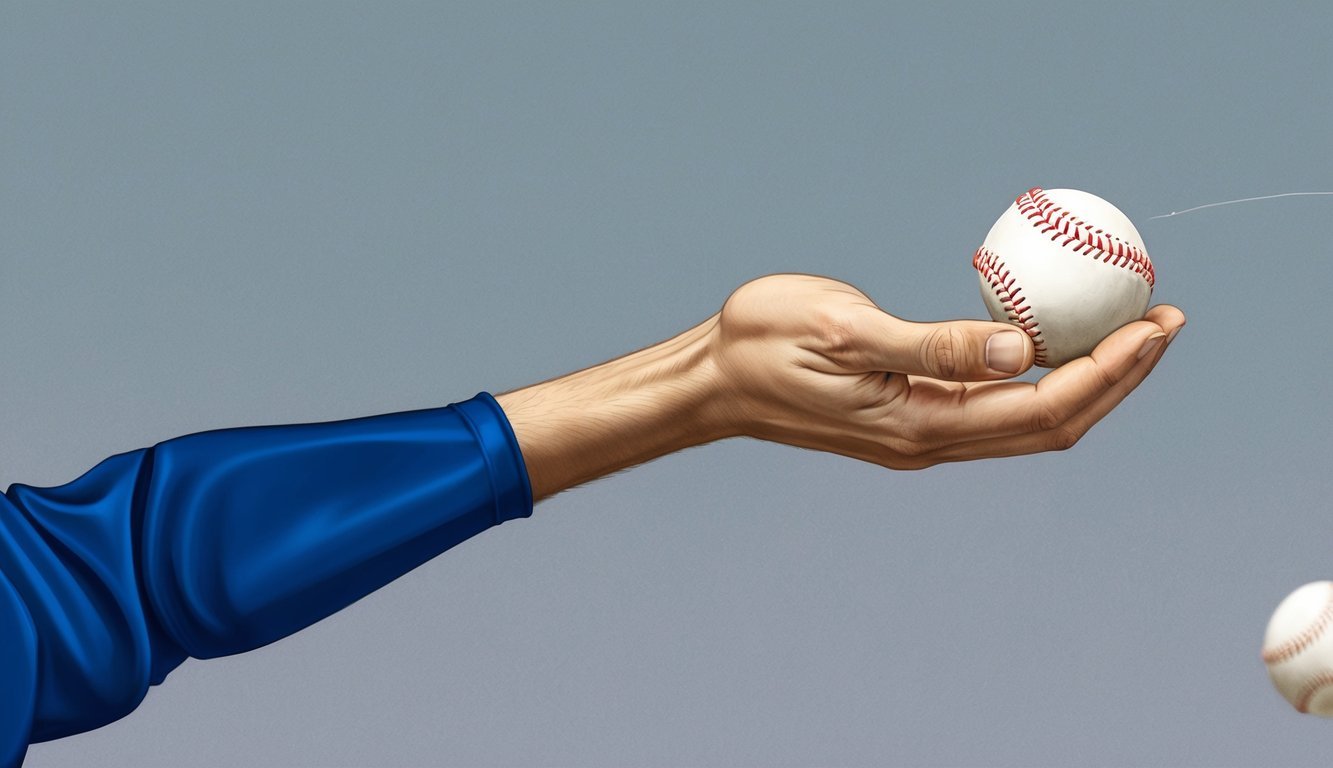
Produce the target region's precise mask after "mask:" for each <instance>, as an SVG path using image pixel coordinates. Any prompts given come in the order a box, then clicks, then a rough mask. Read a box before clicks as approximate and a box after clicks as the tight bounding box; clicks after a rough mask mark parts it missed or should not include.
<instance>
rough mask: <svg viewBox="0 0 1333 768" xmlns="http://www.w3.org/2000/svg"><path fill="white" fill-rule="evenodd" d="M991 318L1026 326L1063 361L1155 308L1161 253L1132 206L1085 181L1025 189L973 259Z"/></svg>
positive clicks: (1045, 360) (1044, 350) (1043, 356)
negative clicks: (1082, 185)
mask: <svg viewBox="0 0 1333 768" xmlns="http://www.w3.org/2000/svg"><path fill="white" fill-rule="evenodd" d="M972 266H974V267H976V269H977V272H978V273H979V275H980V278H981V298H982V299H983V300H984V301H985V302H986V309H987V310H988V311H989V312H990V316H991V317H992V318H994V319H995V320H997V321H1002V322H1003V321H1008V322H1010V323H1013V324H1015V325H1017V326H1018V327H1019V328H1021V329H1023V330H1024V331H1026V332H1027V334H1028V335H1029V336H1031V337H1032V341H1033V343H1034V344H1035V345H1036V352H1037V359H1036V363H1037V365H1040V366H1044V367H1047V368H1054V367H1056V366H1058V365H1062V364H1064V363H1067V362H1069V361H1070V360H1073V359H1074V358H1076V357H1082V356H1083V355H1086V354H1088V353H1090V352H1092V349H1093V347H1096V346H1097V343H1098V342H1100V341H1101V340H1102V339H1104V338H1106V337H1107V336H1108V335H1110V333H1111V332H1112V331H1114V330H1116V329H1117V328H1119V327H1121V326H1123V325H1124V324H1126V323H1129V322H1132V321H1134V320H1138V319H1139V318H1141V317H1143V314H1144V313H1145V312H1147V311H1148V299H1149V298H1150V297H1151V296H1152V289H1153V283H1154V281H1155V278H1154V275H1153V267H1152V261H1151V260H1150V259H1149V258H1148V251H1147V249H1146V248H1145V247H1144V245H1143V238H1142V237H1140V236H1139V232H1138V230H1136V229H1135V228H1134V225H1133V224H1132V223H1131V222H1130V220H1129V218H1128V217H1126V216H1125V214H1123V213H1121V212H1120V211H1119V210H1118V209H1117V208H1116V207H1115V206H1114V205H1111V204H1110V203H1108V202H1106V201H1105V200H1103V199H1101V198H1100V197H1097V196H1096V195H1090V194H1088V193H1087V192H1080V191H1078V190H1077V189H1046V190H1043V189H1040V188H1036V187H1034V188H1033V189H1030V190H1028V191H1027V192H1024V193H1023V194H1021V195H1019V196H1018V199H1017V200H1015V201H1014V203H1013V205H1010V206H1009V209H1008V210H1006V211H1005V212H1004V215H1002V216H1000V220H999V221H997V222H995V226H993V227H991V230H990V233H989V234H987V235H986V240H985V241H984V242H983V243H982V244H981V247H980V248H979V249H977V252H976V255H975V256H973V257H972Z"/></svg>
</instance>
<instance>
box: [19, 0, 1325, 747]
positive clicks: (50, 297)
mask: <svg viewBox="0 0 1333 768" xmlns="http://www.w3.org/2000/svg"><path fill="white" fill-rule="evenodd" d="M1331 25H1333V6H1330V5H1328V4H1327V3H1316V2H1308V3H1268V4H1258V3H1235V2H1215V3H1207V4H1203V3H1173V4H1162V3H1129V2H1125V3H1097V4H1091V3H1089V4H1079V3H1067V2H1060V3H1056V2H1051V3H999V2H985V3H943V2H942V3H919V4H916V7H906V4H897V3H887V2H885V3H800V4H795V3H770V2H764V3H759V2H755V3H744V4H737V3H717V2H705V3H693V4H691V3H667V4H653V5H647V4H639V3H621V2H603V3H566V2H539V3H526V4H520V3H508V2H504V3H473V4H466V5H463V4H450V3H402V2H377V3H355V4H354V3H338V2H322V3H317V2H308V3H291V2H283V3H274V2H264V3H259V2H235V1H230V2H225V3H207V4H205V3H170V2H160V3H146V2H127V3H120V4H115V5H112V4H105V3H82V4H78V3H39V2H9V3H5V4H4V5H3V7H2V8H0V356H2V358H3V363H4V364H3V367H2V370H0V480H3V485H5V486H7V485H8V484H9V483H13V482H23V483H29V484H34V485H57V484H61V483H64V482H67V481H69V480H72V479H73V478H75V477H77V476H78V475H79V474H81V473H82V472H83V471H85V470H86V469H88V468H89V467H91V466H93V465H94V464H95V463H97V462H98V461H99V460H101V459H102V458H104V457H106V456H108V455H111V454H113V453H118V452H121V451H125V450H130V449H133V448H138V447H141V446H145V445H151V444H153V443H155V442H158V441H160V440H163V439H166V438H170V437H173V436H176V435H180V434H185V433H189V432H194V431H199V430H203V429H210V428H217V427H227V426H239V425H247V424H272V423H291V422H303V421H326V420H332V419H340V418H349V417H354V416H362V415H368V414H372V413H381V412H388V411H399V410H408V409H414V408H423V407H431V406H438V405H444V404H446V403H450V402H456V401H459V400H464V399H467V398H469V397H471V396H473V395H474V394H475V393H477V392H478V391H481V390H486V391H490V392H494V393H499V392H503V391H506V390H510V389H514V388H517V387H521V386H524V385H526V384H530V383H534V382H537V381H540V380H543V379H546V378H549V377H552V376H556V375H560V374H563V373H566V372H569V371H573V370H576V369H578V368H582V367H585V366H588V365H592V364H595V363H597V362H601V361H603V360H607V359H610V358H613V357H617V356H619V355H621V354H624V353H627V352H629V351H632V350H635V349H638V348H641V347H643V346H646V345H649V344H652V343H655V342H657V341H659V340H662V339H665V338H668V337H670V336H672V335H674V334H676V333H678V332H679V331H681V330H683V329H685V328H687V327H689V326H691V325H693V324H694V323H697V322H699V321H700V320H702V319H703V318H705V317H707V316H708V315H710V314H711V313H713V312H715V311H717V309H718V308H719V307H720V306H721V304H722V302H723V301H724V300H725V299H726V297H727V295H728V294H729V293H730V292H731V291H732V290H733V289H734V288H735V287H737V286H738V285H740V284H741V283H743V282H744V281H746V280H748V279H751V278H754V277H758V276H760V275H763V274H768V273H773V272H783V271H798V272H808V273H814V274H822V275H829V276H833V277H837V278H839V279H842V280H846V281H848V282H851V283H853V284H854V285H856V286H858V287H860V288H861V289H863V290H865V291H866V292H867V293H868V294H869V295H870V296H871V297H872V298H873V299H874V300H875V301H876V302H878V303H879V304H880V305H881V306H882V307H884V308H885V309H886V310H887V311H890V312H893V313H895V314H897V315H900V316H902V317H906V318H910V319H915V320H940V319H949V318H963V317H973V318H980V317H985V310H984V308H983V305H982V303H981V299H980V294H979V290H978V285H977V277H976V275H975V273H974V271H973V270H972V267H971V256H972V252H973V251H974V249H975V248H976V247H977V246H978V245H979V244H980V241H981V239H982V238H983V237H984V235H985V233H986V231H987V230H988V228H989V227H990V225H991V224H992V223H993V221H994V220H995V218H996V217H997V216H998V215H999V214H1000V213H1001V212H1002V211H1003V210H1004V208H1005V207H1006V206H1007V205H1008V204H1009V202H1010V201H1011V200H1012V199H1013V198H1014V197H1015V196H1016V195H1018V194H1019V193H1021V192H1023V191H1024V190H1026V189H1027V188H1028V187H1031V186H1043V187H1048V188H1055V187H1075V188H1078V189H1083V190H1087V191H1090V192H1093V193H1095V194H1098V195H1100V196H1102V197H1105V198H1107V199H1108V200H1110V201H1112V202H1113V203H1115V204H1117V205H1118V206H1119V207H1120V208H1121V209H1122V210H1124V211H1125V213H1126V214H1128V215H1129V216H1130V217H1131V218H1132V219H1134V220H1135V222H1136V223H1137V224H1138V225H1139V229H1140V231H1141V232H1142V233H1143V236H1144V238H1145V240H1146V241H1147V244H1148V248H1149V252H1150V253H1151V254H1152V256H1153V259H1154V261H1155V263H1156V266H1157V275H1158V280H1159V282H1158V288H1157V292H1156V294H1155V297H1154V300H1155V301H1164V302H1170V303H1174V304H1177V305H1178V306H1180V307H1182V308H1183V309H1184V310H1185V312H1186V313H1187V315H1188V317H1189V320H1190V322H1189V326H1188V327H1187V328H1186V329H1185V330H1184V331H1183V332H1182V333H1181V335H1180V337H1179V338H1178V339H1177V341H1176V343H1175V344H1174V345H1173V347H1172V349H1171V350H1170V352H1169V353H1168V354H1167V355H1166V357H1165V358H1164V360H1163V361H1162V363H1161V365H1160V366H1159V367H1158V370H1157V371H1156V373H1154V375H1153V376H1152V377H1151V378H1150V379H1149V380H1148V381H1147V382H1146V383H1145V384H1144V385H1143V386H1142V387H1141V388H1140V389H1139V390H1138V391H1137V392H1135V393H1134V394H1133V396H1132V397H1130V398H1129V399H1128V400H1127V401H1126V402H1125V403H1124V404H1123V405H1122V406H1121V407H1120V408H1119V409H1117V410H1116V411H1115V412H1114V413H1113V414H1112V415H1111V416H1110V417H1109V418H1108V419H1106V420H1105V421H1104V422H1103V423H1102V424H1100V425H1099V426H1097V427H1096V428H1095V429H1094V430H1093V431H1092V432H1091V433H1090V434H1089V435H1088V436H1087V437H1086V438H1085V439H1084V440H1083V441H1082V442H1081V443H1080V444H1079V445H1078V446H1077V447H1075V448H1074V449H1073V450H1071V451H1068V452H1063V453H1055V454H1047V455H1041V456H1033V457H1027V458H1018V459H1006V460H996V461H988V462H982V463H971V464H961V465H950V466H941V467H936V468H932V469H929V470H926V471H921V472H914V473H909V472H894V471H890V470H886V469H882V468H878V467H876V466H873V465H870V464H867V463H861V462H857V461H853V460H850V459H844V458H840V457H837V456H832V455H822V454H818V453H814V452H810V451H804V450H799V449H795V448H788V447H784V446H779V445H774V444H768V443H762V442H758V441H754V440H741V439H737V440H730V441H725V442H721V443H716V444H712V445H707V446H703V447H699V448H695V449H691V450H688V451H685V452H683V453H680V454H676V455H672V456H669V457H666V458H663V459H661V460H658V461H655V462H652V463H650V464H648V465H646V466H642V467H639V468H637V469H634V470H632V471H629V472H625V473H621V474H618V475H616V476H613V477H610V478H605V479H603V480H601V481H598V482H595V483H593V484H591V485H589V486H586V487H583V488H580V489H576V490H573V491H570V492H568V493H565V494H563V495H561V496H558V497H556V498H555V499H553V500H551V501H549V502H547V503H543V504H540V505H538V507H537V510H536V513H535V515H534V516H533V517H532V518H531V519H528V520H521V521H516V522H514V523H510V524H508V525H505V526H503V527H501V528H497V529H494V530H491V531H488V532H486V533H483V534H482V535H480V536H478V537H476V538H474V539H472V540H470V541H467V542H465V543H464V544H462V545H460V546H459V547H457V548H455V549H454V550H452V551H450V552H448V553H447V554H445V555H443V556H441V557H439V558H437V559H436V560H434V561H432V562H431V563H429V564H427V565H426V566H424V567H422V568H420V569H418V570H417V571H414V572H413V573H411V574H409V575H408V576H406V577H405V578H403V579H401V580H399V581H397V582H395V583H394V584H392V585H390V586H389V587H387V588H385V589H383V590H382V591H380V592H378V593H376V594H374V595H372V596H370V597H368V598H367V599H365V600H363V601H361V602H359V603H357V604H355V605H353V606H352V607H350V608H349V609H347V610H345V611H343V612H342V613H340V614H338V615H336V616H334V617H332V618H330V619H328V620H327V621H324V622H322V623H320V624H318V625H316V626H314V627H312V628H310V629H309V630H306V631H304V632H302V633H299V634H297V635H295V636H293V637H290V638H287V639H285V640H282V641H280V642H278V643H276V644H274V645H272V646H269V647H266V648H263V649H261V650H258V651H255V652H253V653H249V654H245V655H242V656H237V657H232V658H227V659H219V660H213V661H207V662H200V661H189V662H187V663H186V664H185V665H184V666H182V667H181V668H179V669H178V670H176V671H175V672H174V673H172V674H171V676H170V677H169V678H168V679H167V681H166V683H165V684H164V685H162V686H160V687H158V688H155V689H153V690H152V691H151V692H150V693H149V695H148V698H147V699H146V700H145V702H144V703H143V705H142V706H140V707H139V708H138V709H137V710H136V711H135V712H134V713H132V714H131V715H130V716H128V717H126V718H124V719H123V720H121V721H119V722H117V723H114V724H112V725H110V726H107V727H105V728H102V729H100V730H97V731H95V732H91V733H87V734H84V735H80V736H76V737H72V738H68V739H65V740H62V741H58V742H54V743H49V744H42V745H36V746H34V747H33V748H32V749H31V751H30V754H29V759H28V765H31V766H78V765H89V766H93V765H96V766H121V765H123V766H252V765H266V766H268V765H284V766H364V765H376V766H420V765H441V766H446V765H459V766H521V765H588V766H618V765H642V766H676V765H698V766H726V765H772V766H786V765H791V766H799V765H849V766H851V765H923V766H930V765H940V766H944V765H948V766H970V765H988V766H1008V765H1014V766H1019V765H1024V766H1026V765H1094V766H1126V765H1154V766H1156V765H1182V766H1185V765H1191V766H1192V765H1199V766H1203V765H1208V766H1223V765H1237V766H1241V765H1267V766H1279V765H1324V764H1326V762H1327V758H1328V755H1329V754H1330V749H1333V723H1331V722H1328V721H1324V720H1319V719H1316V718H1313V717H1308V716H1301V715H1297V714H1296V713H1295V712H1294V711H1292V710H1291V708H1290V707H1289V706H1288V705H1287V704H1286V702H1284V701H1283V700H1281V699H1280V698H1279V697H1278V695H1277V694H1276V693H1275V692H1274V690H1273V689H1272V687H1271V685H1270V683H1269V681H1268V678H1267V675H1266V672H1265V670H1264V667H1263V665H1262V663H1261V662H1260V660H1259V646H1260V643H1261V640H1262V635H1263V630H1264V626H1265V623H1266V622H1267V620H1268V617H1269V615H1270V614H1271V612H1272V610H1273V608H1274V607H1275V606H1276V605H1277V603H1278V602H1279V601H1280V600H1281V598H1282V597H1284V596H1285V595H1286V594H1287V593H1289V592H1290V591H1291V590H1293V589H1294V588H1296V587H1297V586H1299V585H1301V584H1303V583H1305V582H1308V581H1313V580H1317V579H1323V578H1328V577H1333V548H1330V546H1329V542H1330V533H1333V511H1331V510H1330V509H1329V504H1328V498H1329V494H1330V491H1333V472H1330V471H1329V456H1330V448H1331V447H1333V446H1331V445H1330V438H1329V426H1330V424H1333V408H1331V406H1330V402H1329V397H1328V386H1329V384H1328V381H1329V376H1330V368H1331V366H1333V351H1330V345H1329V342H1328V334H1329V323H1328V316H1329V311H1328V295H1329V293H1330V289H1333V266H1331V265H1330V258H1329V257H1330V250H1331V247H1330V239H1329V235H1328V225H1329V222H1330V220H1333V198H1328V197H1323V198H1320V197H1303V198H1287V199H1283V200H1272V201H1263V202H1257V203H1253V204H1248V205H1236V206H1228V207H1221V208H1213V209H1208V210H1205V211H1199V212H1196V213H1191V214H1188V215H1183V216H1177V217H1172V218H1166V219H1156V220H1153V219H1151V218H1150V217H1152V216H1154V215H1159V214H1164V213H1168V212H1170V211H1173V210H1180V209H1183V208H1186V207H1190V206H1193V205H1199V204H1203V203H1209V202H1214V201H1220V200H1227V199H1232V198H1239V197H1246V196H1253V195H1264V194H1275V193H1279V192H1288V191H1300V190H1304V191H1309V190H1325V189H1333V154H1331V153H1330V152H1329V137H1330V135H1333V97H1331V96H1330V93H1331V91H1330V87H1331V86H1333V43H1331V42H1330V38H1329V35H1328V30H1329V29H1330V26H1331Z"/></svg>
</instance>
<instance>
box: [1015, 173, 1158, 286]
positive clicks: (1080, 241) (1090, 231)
mask: <svg viewBox="0 0 1333 768" xmlns="http://www.w3.org/2000/svg"><path fill="white" fill-rule="evenodd" d="M1014 204H1015V205H1017V206H1018V212H1019V214H1020V215H1022V216H1024V217H1025V218H1027V219H1028V220H1029V221H1031V222H1032V226H1034V227H1036V228H1037V229H1040V230H1041V232H1042V234H1049V235H1050V236H1051V242H1059V241H1060V240H1061V239H1062V238H1063V240H1064V242H1061V243H1060V245H1061V247H1064V248H1070V249H1072V250H1073V251H1075V252H1077V253H1082V254H1083V255H1085V256H1092V257H1093V258H1094V259H1097V260H1098V261H1102V262H1104V263H1107V264H1111V265H1113V266H1116V267H1122V268H1124V269H1128V270H1130V271H1131V272H1133V273H1134V274H1136V275H1139V276H1140V277H1142V278H1143V279H1144V280H1146V281H1148V287H1149V288H1152V287H1153V285H1155V284H1156V280H1157V278H1156V274H1155V273H1154V272H1153V266H1152V260H1151V259H1149V258H1148V254H1147V253H1144V251H1143V250H1142V249H1141V248H1139V247H1137V246H1135V245H1131V244H1130V243H1127V242H1125V241H1124V240H1122V239H1120V238H1119V237H1116V236H1115V235H1113V234H1111V233H1110V232H1107V231H1106V230H1104V229H1101V228H1100V227H1096V226H1094V225H1092V224H1089V223H1088V222H1086V221H1084V220H1082V219H1080V218H1078V217H1077V216H1074V215H1073V214H1072V213H1070V212H1069V211H1066V210H1065V209H1064V208H1063V207H1061V206H1059V205H1056V204H1055V202H1054V201H1052V200H1051V199H1050V198H1049V197H1047V196H1046V192H1045V191H1044V190H1042V188H1041V187H1033V188H1032V189H1029V190H1028V191H1027V192H1024V193H1023V194H1021V195H1019V196H1018V198H1017V199H1016V200H1014Z"/></svg>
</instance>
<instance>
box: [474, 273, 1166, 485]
mask: <svg viewBox="0 0 1333 768" xmlns="http://www.w3.org/2000/svg"><path fill="white" fill-rule="evenodd" d="M1184 325H1185V316H1184V314H1183V313H1181V311H1180V310H1179V309H1177V308H1175V307H1172V306H1169V305H1159V306H1156V307H1153V308H1152V309H1150V310H1148V312H1147V314H1146V315H1145V316H1144V318H1143V319H1142V320H1138V321H1135V322H1133V323H1130V324H1128V325H1126V326H1124V327H1123V328H1120V329H1119V330H1117V331H1116V332H1115V333H1113V334H1111V335H1110V336H1108V337H1107V338H1106V339H1105V340H1103V341H1102V342H1101V344H1099V345H1098V346H1097V348H1096V349H1095V350H1093V352H1092V354H1090V355H1088V356H1086V357H1081V358H1078V359H1077V360H1073V361H1070V362H1069V363H1066V364H1065V365H1063V366H1061V367H1059V368H1057V369H1055V370H1053V371H1051V372H1050V373H1048V374H1046V375H1045V376H1044V377H1043V378H1042V379H1041V380H1040V381H1038V382H1036V383H1028V382H1016V381H1006V379H1010V378H1012V377H1014V376H1016V375H1018V374H1020V373H1022V372H1023V371H1026V370H1027V369H1029V368H1030V367H1031V366H1032V362H1033V349H1032V342H1031V340H1030V339H1029V338H1028V337H1027V336H1026V335H1025V334H1023V333H1020V332H1019V331H1016V330H1014V329H1013V328H1012V327H1011V326H1009V325H1006V324H1003V323H993V322H988V321H978V320H955V321H949V322H940V323H915V322H909V321H906V320H902V319H899V318H897V317H894V316H893V315H890V314H888V313H886V312H884V311H883V310H881V309H880V308H879V307H877V306H876V305H875V303H874V302H873V301H871V300H870V298H869V297H867V296H866V295H865V294H864V293H862V292H861V291H859V290H857V289H856V288H854V287H852V286H850V285H847V284H846V283H842V282H838V281H836V280H831V279H829V278H825V277H817V276H814V275H800V274H782V275H769V276H766V277H761V278H759V279H757V280H752V281H750V282H748V283H746V284H744V285H742V286H741V287H740V288H738V289H736V291H735V292H734V293H732V294H731V296H730V297H729V298H728V299H727V301H726V303H725V304H724V305H723V307H722V310H721V311H720V312H718V313H717V314H715V315H713V316H712V317H710V318H708V319H707V320H705V321H704V322H702V323H700V324H699V325H696V326H695V327H693V328H690V329H689V330H687V331H685V332H684V333H681V334H680V335H678V336H676V337H674V338H672V339H668V340H666V341H663V342H661V343H660V344H655V345H653V346H651V347H647V348H645V349H642V350H639V351H638V352H634V353H632V354H629V355H626V356H624V357H620V358H617V359H615V360H612V361H610V362H606V363H603V364H601V365H597V366H593V367H591V368H586V369H584V370H581V371H578V372H576V373H572V374H569V375H568V376H562V377H560V378H556V379H552V380H549V381H545V382H542V383H540V384H535V385H533V386H530V387H525V388H523V389H519V390H515V391H512V392H506V393H504V394H501V395H499V396H497V397H496V400H497V401H498V402H499V404H500V406H501V408H503V409H504V411H505V414H506V416H507V417H508V418H509V422H510V424H511V425H512V427H513V429H514V434H515V436H516V437H517V438H518V443H519V447H520V449H521V451H522V453H523V458H524V462H525V463H526V465H527V468H528V475H529V478H530V480H531V481H532V489H533V498H534V501H536V500H540V499H543V498H547V497H549V496H551V495H554V494H556V493H559V492H560V491H562V490H565V489H567V488H572V487H574V486H577V485H580V484H582V483H586V482H588V481H590V480H593V479H596V478H598V477H602V476H604V475H607V474H610V473H612V472H615V471H618V470H621V469H625V468H627V467H631V466H634V465H636V464H640V463H642V462H645V461H650V460H652V459H654V458H657V457H659V456H663V455H666V454H668V453H672V452H674V451H678V450H681V449H683V448H687V447H690V446H693V445H701V444H704V443H709V442H712V441H714V440H721V439H725V438H728V437H740V436H748V437H754V438H758V439H761V440H769V441H773V442H778V443H784V444H787V445H793V446H800V447H803V448H813V449H816V450H821V451H829V452H832V453H837V454H841V455H843V456H849V457H852V458H855V459H860V460H862V461H868V462H872V463H874V464H878V465H881V466H884V467H888V468H891V469H924V468H926V467H930V466H933V465H935V464H940V463H943V462H951V461H971V460H974V459H985V458H993V457H1000V456H1018V455H1023V454H1030V453H1039V452H1042V451H1053V450H1066V449H1068V448H1070V447H1072V446H1073V445H1074V444H1075V443H1077V442H1078V441H1079V439H1080V438H1082V437H1083V435H1085V434H1087V432H1088V430H1089V429H1091V428H1092V426H1093V425H1094V424H1096V423H1097V422H1098V421H1100V420H1101V419H1102V418H1103V417H1104V416H1106V414H1108V413H1110V411H1111V410H1112V409H1113V408H1115V406H1116V405H1118V404H1119V403H1120V402H1121V401H1122V400H1124V399H1125V397H1126V396H1127V395H1129V393H1130V392H1132V391H1133V390H1134V388H1135V387H1137V386H1138V385H1139V384H1140V383H1141V382H1142V381H1143V380H1144V378H1145V377H1147V375H1148V374H1149V372H1151V371H1152V369H1153V366H1155V365H1156V364H1157V361H1158V360H1160V359H1161V356H1162V354H1163V353H1164V352H1165V350H1166V348H1167V347H1168V346H1169V345H1170V342H1171V341H1172V340H1173V339H1174V338H1175V334H1176V332H1177V331H1179V330H1180V328H1181V327H1183V326H1184ZM997 334H999V335H997ZM1005 340H1008V341H1009V342H1010V343H1011V344H1012V352H1011V354H1010V355H1009V356H1008V357H1009V360H1007V361H1006V360H1005V359H1004V358H1005V355H1003V354H1000V352H1001V350H1002V349H1003V344H1002V342H1004V341H1005ZM988 343H989V346H988ZM988 349H989V350H990V352H991V355H990V358H989V359H990V362H989V363H988V355H987V352H988ZM992 366H994V367H992ZM1014 368H1016V370H1012V369H1014ZM1006 369H1010V370H1006Z"/></svg>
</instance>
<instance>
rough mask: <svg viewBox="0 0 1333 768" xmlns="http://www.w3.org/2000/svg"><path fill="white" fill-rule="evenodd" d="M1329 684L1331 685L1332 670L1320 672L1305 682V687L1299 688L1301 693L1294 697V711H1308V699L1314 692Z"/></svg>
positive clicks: (1312, 696) (1311, 697)
mask: <svg viewBox="0 0 1333 768" xmlns="http://www.w3.org/2000/svg"><path fill="white" fill-rule="evenodd" d="M1330 685H1333V672H1321V673H1320V674H1318V675H1315V676H1314V678H1312V679H1311V680H1310V682H1309V683H1307V684H1306V686H1305V688H1303V689H1301V695H1300V696H1298V697H1297V698H1296V711H1297V712H1309V711H1310V700H1311V699H1313V698H1314V697H1315V694H1317V693H1319V692H1320V691H1322V690H1324V689H1325V688H1327V687H1328V686H1330Z"/></svg>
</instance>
